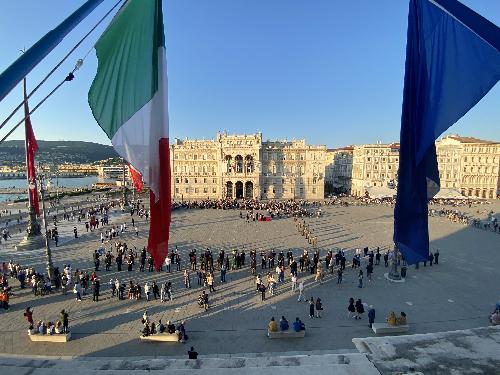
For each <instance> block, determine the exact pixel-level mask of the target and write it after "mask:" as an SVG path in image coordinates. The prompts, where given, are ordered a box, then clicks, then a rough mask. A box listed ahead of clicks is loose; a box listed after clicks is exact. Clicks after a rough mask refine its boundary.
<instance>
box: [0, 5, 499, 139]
mask: <svg viewBox="0 0 500 375" xmlns="http://www.w3.org/2000/svg"><path fill="white" fill-rule="evenodd" d="M462 1H463V3H465V4H466V5H468V6H470V7H471V8H473V9H474V10H475V11H477V12H478V13H480V14H482V15H483V16H485V17H486V18H488V19H489V20H491V21H492V22H494V23H495V24H496V25H500V0H462ZM115 2H116V0H105V1H104V2H103V4H102V5H101V6H99V7H98V8H97V9H96V10H95V11H94V13H93V14H92V15H91V16H90V17H88V18H87V19H86V20H85V21H84V22H83V23H82V24H80V25H79V26H78V27H77V28H76V29H75V30H74V31H73V32H72V33H71V34H70V35H69V36H68V37H67V38H66V39H65V40H64V42H63V43H62V44H61V45H59V46H58V47H57V48H56V50H55V51H53V52H52V53H51V54H50V55H49V57H48V58H47V59H46V60H44V62H42V63H41V64H40V65H39V66H38V67H37V68H36V69H35V70H34V71H33V72H32V73H31V74H30V75H29V76H28V80H29V83H28V84H29V86H30V87H33V86H34V85H35V83H36V82H38V81H39V80H40V79H41V77H42V76H43V75H44V74H45V73H47V72H48V71H49V70H50V69H51V68H52V67H53V66H54V65H55V63H56V62H57V61H58V60H59V59H60V58H61V57H62V56H64V54H66V52H67V51H68V50H69V49H70V48H71V47H72V46H73V45H74V44H75V43H76V41H78V40H79V39H80V38H81V37H82V36H83V35H84V34H85V33H86V32H87V31H88V30H89V29H90V28H91V27H92V25H93V24H94V23H95V22H96V20H97V19H99V18H100V17H102V16H103V15H104V14H105V13H106V11H107V10H108V9H110V8H111V7H112V5H113V4H114V3H115ZM83 3H84V0H50V1H40V0H22V1H10V0H9V1H7V0H5V1H3V2H2V12H0V48H1V51H2V53H1V54H0V71H3V70H4V69H5V68H7V67H8V66H9V65H10V64H11V63H12V62H13V61H14V60H15V59H16V58H17V57H18V56H19V50H20V49H22V48H23V47H26V48H28V47H30V46H31V45H32V44H33V43H35V42H36V41H37V40H38V39H39V38H40V37H41V36H43V35H44V34H45V33H46V32H47V31H49V30H50V29H52V28H54V27H55V26H57V25H58V24H59V23H60V22H61V21H62V20H63V19H64V18H65V17H67V16H68V15H69V14H70V13H72V12H73V11H74V10H75V9H77V8H78V7H79V6H80V5H81V4H83ZM407 13H408V0H377V1H374V0H350V1H341V0H253V1H248V0H210V1H206V0H205V1H203V0H164V17H165V33H166V44H167V60H168V75H169V113H170V138H171V139H173V138H174V137H178V138H185V137H189V138H213V137H214V136H215V133H216V132H217V130H227V131H228V132H230V133H253V132H255V131H257V130H259V131H262V133H263V137H264V138H265V139H285V138H288V139H291V138H306V140H307V142H309V143H314V144H326V145H327V146H328V147H337V146H343V145H347V144H358V143H373V142H376V141H377V140H380V141H383V142H391V141H397V140H398V139H399V127H400V115H401V102H402V90H403V76H404V60H405V46H406V27H407ZM108 22H109V19H107V20H106V22H105V24H107V23H108ZM105 24H104V25H105ZM103 27H104V26H103ZM103 27H100V28H99V29H98V30H96V32H95V33H94V34H92V35H91V37H90V38H89V40H88V41H86V42H85V43H84V44H83V46H82V47H81V48H79V49H78V50H77V51H76V53H75V54H74V55H72V57H70V59H69V60H68V61H67V63H65V64H64V65H63V68H62V69H61V70H60V71H58V73H57V74H56V78H55V79H51V80H50V81H49V85H48V86H46V87H45V88H44V89H43V90H41V95H36V96H35V97H34V99H33V100H32V101H31V106H34V105H35V104H36V103H37V102H38V100H39V99H40V98H41V97H42V94H43V95H45V94H46V93H47V92H48V91H50V89H51V88H52V87H53V86H54V85H55V84H56V83H57V82H58V81H59V80H61V79H63V78H64V77H65V75H66V74H67V72H68V71H70V70H71V69H72V68H73V66H74V64H75V62H76V60H77V59H78V58H81V57H83V56H84V55H85V54H86V53H87V52H88V51H89V50H90V49H91V47H92V45H93V44H94V43H95V41H96V40H97V38H98V35H99V34H100V33H101V32H102V30H103ZM96 66H97V62H96V58H95V52H94V51H93V50H92V51H91V52H90V54H89V56H88V58H87V59H86V61H85V64H84V66H83V67H82V69H81V70H80V71H79V72H77V76H76V78H75V80H74V81H73V82H71V83H68V84H66V85H65V86H63V88H61V89H60V90H59V91H58V92H57V93H56V94H55V95H54V96H53V97H52V98H51V99H49V101H48V102H46V104H45V105H44V106H43V107H42V108H41V109H40V110H39V111H38V112H37V113H35V114H34V116H33V117H32V122H33V126H34V129H35V134H36V136H37V138H39V139H46V140H87V141H94V142H99V143H109V141H108V139H107V137H106V135H105V134H104V132H102V131H101V129H100V128H99V126H98V125H97V123H96V122H95V120H94V119H93V117H92V114H91V112H90V109H89V107H88V104H87V93H88V89H89V87H90V85H91V83H92V79H93V77H94V75H95V72H96ZM21 90H22V89H21V85H19V86H18V87H17V88H16V89H15V90H13V91H12V92H11V94H10V95H9V96H8V97H7V98H6V99H5V100H4V101H3V102H2V103H0V117H1V118H2V120H3V119H4V118H5V117H6V115H7V114H8V111H9V110H10V109H12V108H13V107H14V106H15V105H16V104H17V103H18V102H19V100H20V99H21V98H22V91H21ZM18 117H19V116H18ZM449 132H450V133H451V132H452V133H460V134H462V135H469V136H476V137H480V138H487V139H495V140H500V84H497V85H496V87H494V88H493V90H492V91H491V92H490V93H489V94H488V96H486V97H485V98H484V99H483V100H482V101H481V102H480V103H479V104H478V105H477V106H476V107H475V108H474V109H473V110H471V111H470V112H469V113H468V114H467V115H466V116H465V117H464V118H463V119H462V120H460V121H459V123H457V124H456V125H454V126H453V127H452V128H451V129H450V130H449ZM3 134H5V131H4V130H2V131H0V135H2V136H3ZM22 137H23V133H22V132H20V131H18V132H16V133H14V136H13V137H12V138H11V139H21V138H22Z"/></svg>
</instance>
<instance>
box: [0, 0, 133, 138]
mask: <svg viewBox="0 0 500 375" xmlns="http://www.w3.org/2000/svg"><path fill="white" fill-rule="evenodd" d="M122 1H124V0H118V1H117V2H116V3H115V5H113V7H112V8H111V9H110V10H109V11H107V12H106V14H105V15H104V16H103V17H102V18H101V19H100V20H99V21H98V22H97V23H96V24H95V25H94V26H93V27H92V28H91V29H90V31H89V32H88V33H87V34H85V35H84V36H83V38H82V39H80V40H79V41H78V43H76V44H75V45H74V46H73V48H71V50H70V51H69V52H68V53H67V54H66V55H65V56H64V57H63V58H62V59H61V61H59V63H57V65H56V66H55V67H54V68H52V70H51V71H50V72H49V73H48V74H47V75H46V76H45V77H44V78H43V79H42V80H41V81H40V83H38V85H36V87H35V88H34V89H33V90H32V91H31V92H30V93H29V94H28V96H27V97H26V99H24V100H23V101H22V102H21V103H19V105H18V106H17V107H16V108H15V109H14V110H13V111H12V112H11V114H10V115H9V116H8V117H7V118H6V119H5V120H4V121H3V122H2V123H1V124H0V130H1V129H2V128H3V127H4V126H5V125H6V124H7V123H8V122H9V121H10V120H11V119H12V117H13V116H14V115H15V114H16V113H17V111H18V110H19V109H20V108H21V107H22V106H23V105H24V103H25V102H26V101H28V99H29V98H30V97H31V96H32V95H33V94H34V93H35V92H36V91H37V90H38V89H39V88H40V87H41V86H42V85H43V84H44V83H45V82H46V81H47V79H49V77H50V76H52V74H54V72H55V71H56V70H57V69H58V68H59V67H60V66H61V65H62V64H63V63H64V62H65V61H66V60H67V59H68V57H69V56H70V55H71V54H72V53H73V52H74V51H75V50H76V49H77V48H78V47H80V45H81V44H82V43H83V42H84V41H85V39H87V37H88V36H89V35H90V34H91V33H92V32H93V31H94V30H95V29H96V28H97V27H98V26H99V25H100V24H101V23H102V22H103V21H104V20H105V19H106V17H107V16H108V15H109V14H110V13H111V12H112V11H113V10H114V9H115V8H116V7H117V6H118V5H119V4H120V3H121V2H122ZM126 1H127V0H125V2H126ZM94 46H95V43H94V44H93V45H92V47H91V48H90V49H89V51H88V52H87V53H86V54H85V56H84V57H83V59H81V60H82V61H84V60H85V59H86V58H87V56H88V55H89V53H90V51H92V49H93V48H94ZM72 73H74V71H73V72H72ZM62 83H64V81H63V82H62ZM61 85H62V84H59V85H58V87H56V88H55V89H54V90H53V91H55V90H57V89H58V88H59V86H61ZM53 91H52V92H51V93H50V94H49V95H48V96H50V95H52V93H53ZM48 96H47V97H45V98H44V99H43V100H42V102H40V103H39V104H42V103H43V102H44V101H45V99H47V98H48ZM37 107H38V106H37ZM37 107H35V108H37ZM23 121H24V119H23ZM18 126H19V124H18V125H16V126H15V127H14V129H13V130H11V131H10V132H9V133H8V134H7V136H6V137H4V138H3V139H2V140H1V141H0V144H1V143H2V142H3V141H4V140H5V139H6V138H7V137H8V136H9V135H10V134H12V132H13V131H14V130H15V128H17V127H18Z"/></svg>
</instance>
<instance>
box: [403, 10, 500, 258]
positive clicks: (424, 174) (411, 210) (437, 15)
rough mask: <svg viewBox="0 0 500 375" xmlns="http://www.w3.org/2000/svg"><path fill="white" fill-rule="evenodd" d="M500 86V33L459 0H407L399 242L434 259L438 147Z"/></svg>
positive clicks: (408, 253)
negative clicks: (432, 212) (431, 221)
mask: <svg viewBox="0 0 500 375" xmlns="http://www.w3.org/2000/svg"><path fill="white" fill-rule="evenodd" d="M499 79H500V29H499V28H498V26H495V25H494V24H493V23H491V22H489V21H488V20H486V19H485V18H483V17H481V16H480V15H478V14H477V13H475V12H473V11H472V10H471V9H469V8H467V7H466V6H464V5H463V4H461V3H460V2H458V1H457V0H410V10H409V14H408V33H407V45H406V67H405V81H404V92H403V110H402V114H401V135H400V137H401V138H400V157H399V172H398V193H397V201H396V207H395V210H394V243H395V244H396V246H397V247H398V249H399V250H400V251H401V253H402V254H403V255H404V257H405V258H406V260H407V262H408V263H409V264H413V263H416V262H419V261H423V260H426V259H427V257H428V255H429V230H428V216H427V215H428V213H427V202H428V200H429V199H430V198H432V197H433V196H434V195H435V194H436V193H437V192H438V191H439V173H438V166H437V160H436V148H435V145H434V142H435V140H436V139H437V138H438V137H439V136H440V135H441V134H442V133H443V132H444V131H445V130H446V129H448V128H449V127H450V126H451V125H453V124H454V123H455V122H457V121H458V120H459V119H460V118H461V117H462V116H463V115H464V114H466V113H467V112H468V111H469V110H470V109H471V108H472V107H474V106H475V105H476V103H478V102H479V101H480V100H481V99H482V98H483V96H485V95H486V94H487V93H488V91H489V90H490V89H491V88H492V87H493V86H495V84H496V83H497V82H498V80H499Z"/></svg>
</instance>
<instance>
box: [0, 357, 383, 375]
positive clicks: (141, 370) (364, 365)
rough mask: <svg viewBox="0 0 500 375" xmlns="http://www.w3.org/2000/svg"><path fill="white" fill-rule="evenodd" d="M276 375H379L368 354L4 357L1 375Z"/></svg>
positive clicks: (1, 358) (0, 358)
mask: <svg viewBox="0 0 500 375" xmlns="http://www.w3.org/2000/svg"><path fill="white" fill-rule="evenodd" d="M235 371H238V372H237V373H238V374H239V375H246V374H249V375H250V374H251V375H253V374H255V375H257V374H259V375H263V374H270V375H271V374H272V375H295V374H297V375H299V374H300V375H304V374H315V375H323V374H335V375H344V374H345V375H360V374H362V375H372V374H373V375H378V374H379V372H378V371H377V369H376V368H375V366H374V365H373V364H372V363H371V362H370V361H369V360H368V359H367V357H366V356H365V355H364V354H359V353H331V354H328V353H327V354H323V353H321V354H320V353H318V354H307V355H303V354H302V355H299V354H294V353H289V354H287V353H286V352H285V353H275V354H273V353H266V354H241V355H231V357H228V358H220V357H218V358H213V357H200V358H199V359H197V360H188V359H181V358H167V357H165V358H158V357H157V358H145V357H140V358H139V357H138V358H133V357H127V358H123V359H121V358H100V357H77V358H57V357H52V358H32V357H31V358H30V357H24V356H23V357H12V356H10V357H7V356H2V357H0V374H15V375H28V374H30V375H59V374H64V375H80V374H82V375H83V374H85V375H87V374H98V375H115V374H120V375H126V374H132V373H133V374H137V375H140V374H156V373H158V374H160V373H168V374H173V375H177V374H178V375H181V374H186V375H187V374H196V375H214V374H234V373H235Z"/></svg>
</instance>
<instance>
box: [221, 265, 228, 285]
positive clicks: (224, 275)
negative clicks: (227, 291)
mask: <svg viewBox="0 0 500 375" xmlns="http://www.w3.org/2000/svg"><path fill="white" fill-rule="evenodd" d="M226 272H227V268H226V265H225V264H224V262H222V264H221V266H220V281H221V283H225V282H226Z"/></svg>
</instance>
